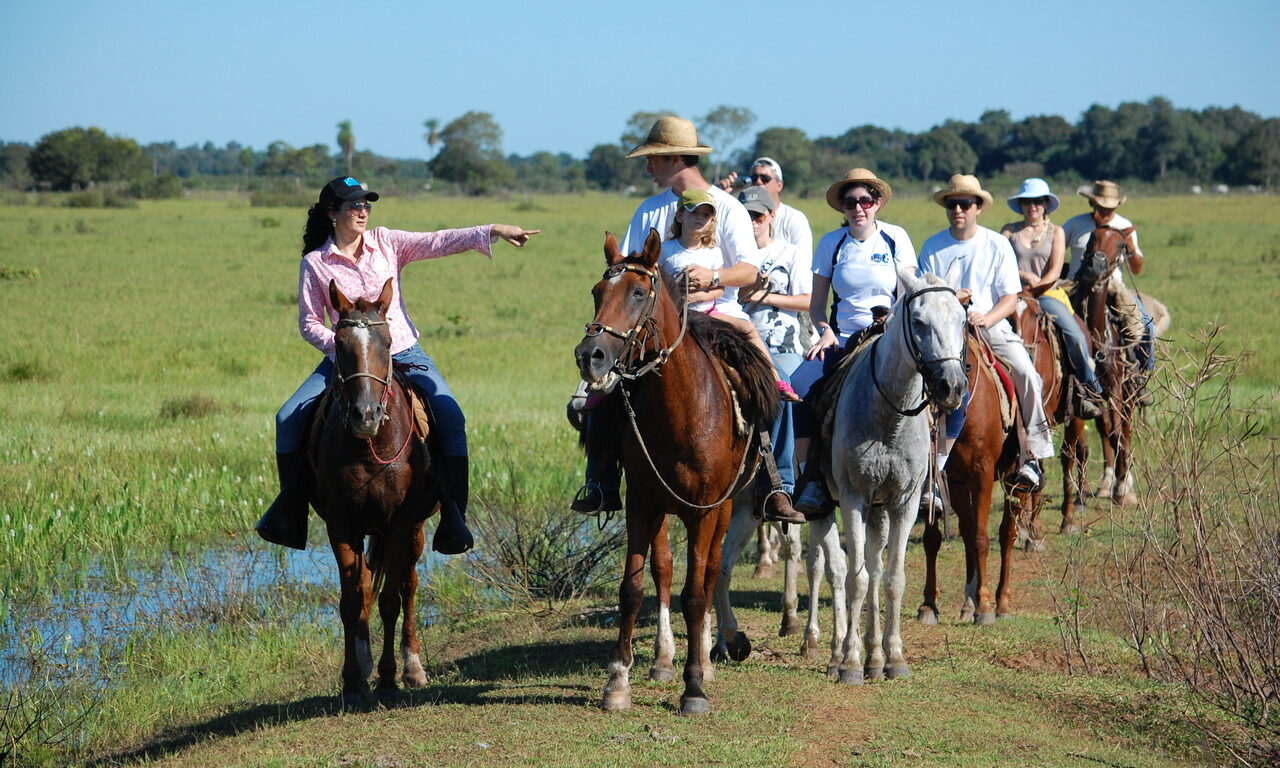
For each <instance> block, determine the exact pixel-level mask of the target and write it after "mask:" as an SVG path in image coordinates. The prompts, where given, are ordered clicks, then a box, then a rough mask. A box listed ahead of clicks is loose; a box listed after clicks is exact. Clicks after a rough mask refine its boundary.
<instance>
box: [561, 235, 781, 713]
mask: <svg viewBox="0 0 1280 768" xmlns="http://www.w3.org/2000/svg"><path fill="white" fill-rule="evenodd" d="M660 253H661V241H660V239H659V238H658V235H657V233H656V232H653V231H650V233H649V237H648V238H647V239H646V240H645V244H644V249H643V251H641V252H640V253H633V254H631V255H630V256H626V257H624V256H623V254H622V253H621V252H620V251H619V249H618V241H617V240H616V239H615V238H614V236H613V235H611V234H610V235H608V236H607V237H606V239H605V244H604V254H605V261H606V263H607V265H608V268H607V270H606V271H605V273H604V278H603V279H602V280H601V281H600V282H598V283H597V284H596V285H595V287H594V288H593V289H592V295H593V297H594V298H595V307H596V314H595V319H594V320H593V321H592V322H591V323H590V324H588V325H587V330H586V335H585V337H584V338H583V339H582V341H581V343H579V344H578V346H577V348H576V349H575V357H576V359H577V363H578V370H579V372H580V374H581V375H582V379H583V380H584V381H586V382H587V383H588V385H589V386H590V387H591V389H593V390H595V391H602V392H609V391H614V390H616V391H614V394H613V396H612V397H610V398H606V400H608V401H611V402H612V404H613V407H614V410H615V411H616V412H617V413H620V414H622V415H619V416H617V417H616V418H614V419H612V426H609V427H606V428H603V429H599V430H598V429H597V428H596V427H594V426H593V428H592V431H593V432H603V433H604V434H606V435H607V436H612V439H614V440H615V441H617V442H619V443H620V444H621V455H622V464H623V470H624V472H625V473H626V477H627V495H626V520H627V554H626V562H625V565H624V569H623V577H622V584H621V587H620V588H619V591H618V592H619V594H618V604H619V611H620V614H621V615H620V621H619V630H618V643H617V645H616V646H614V648H613V650H612V652H611V653H610V654H609V680H608V682H607V683H606V684H605V688H604V696H603V700H602V702H601V705H602V707H603V708H604V709H606V710H621V709H627V708H628V707H630V706H631V683H630V674H631V665H632V662H633V656H632V648H631V642H632V641H631V638H632V633H633V632H634V630H635V624H636V617H637V615H638V614H639V612H640V606H641V601H642V598H643V581H644V565H645V555H646V553H647V552H648V551H649V550H650V548H651V547H652V549H653V553H654V557H653V569H654V574H653V575H654V580H655V581H656V582H657V585H658V597H659V606H660V607H659V611H660V615H659V624H660V626H659V633H658V634H659V649H658V650H659V653H658V660H657V661H656V662H655V669H654V670H653V671H651V676H655V677H659V678H661V677H664V676H665V675H664V674H663V670H662V669H660V664H661V662H662V661H663V656H666V658H667V659H668V660H669V659H670V650H671V649H667V652H665V653H664V649H663V648H662V647H661V644H662V638H663V635H664V634H666V635H667V636H668V637H669V636H670V631H669V616H667V615H666V613H665V606H666V604H667V597H668V596H669V594H670V584H671V570H672V569H671V554H670V550H669V549H668V548H667V542H666V520H667V516H668V515H674V516H676V517H678V518H679V519H680V521H681V522H683V523H684V525H685V528H686V530H687V532H688V550H687V557H688V561H687V573H686V577H685V585H684V589H683V591H682V592H681V593H680V600H681V609H682V611H683V613H684V618H685V625H686V626H687V628H688V638H689V652H688V657H687V659H686V661H685V667H684V684H685V688H684V693H683V694H682V695H681V697H680V712H681V714H687V715H694V714H703V713H706V712H708V711H710V705H709V703H708V702H707V698H706V694H705V693H704V691H703V683H704V682H705V681H707V680H710V679H711V678H712V676H713V674H714V672H713V668H712V666H711V663H710V658H709V652H710V624H709V622H708V619H707V610H708V608H709V607H710V606H711V598H712V594H713V592H714V590H715V585H716V577H717V572H718V571H719V568H720V545H721V540H722V539H723V538H724V534H725V530H726V529H727V528H728V526H729V518H730V514H731V512H732V501H731V500H732V497H733V494H734V493H735V492H736V491H738V490H740V489H741V487H743V485H744V484H745V483H746V482H749V481H750V477H751V475H752V474H753V470H754V468H755V464H756V461H757V460H758V456H759V445H758V442H757V440H756V437H755V435H756V434H757V432H758V430H759V429H760V428H761V427H767V425H768V424H769V422H770V421H771V420H772V419H773V416H774V414H775V413H776V411H777V390H776V386H775V385H774V380H773V371H772V366H771V365H770V364H769V361H768V360H766V359H765V358H764V356H763V355H760V354H759V353H758V352H756V351H755V350H754V348H753V347H751V346H750V345H749V344H748V343H746V341H745V337H744V336H742V334H740V333H738V332H737V331H735V330H733V329H732V328H731V327H730V326H728V324H726V323H722V322H720V321H718V320H715V319H713V318H710V317H707V316H706V315H703V314H701V313H693V314H687V313H682V312H681V310H680V308H679V307H678V306H677V302H676V301H675V300H674V299H673V293H674V291H673V285H672V283H671V282H670V281H668V280H666V279H664V278H663V277H662V276H661V274H660V271H659V268H658V257H659V255H660ZM731 378H732V379H733V382H732V383H731V381H730V379H731ZM735 385H736V386H735ZM731 387H733V390H734V391H731ZM735 392H736V397H735V394H734V393H735ZM593 420H594V421H601V422H603V423H605V424H608V423H609V420H606V419H604V418H603V414H602V413H601V412H600V411H597V413H596V415H594V416H593ZM664 623H665V624H666V625H667V627H666V628H667V632H666V633H664V632H663V631H662V630H663V627H662V624H664ZM667 663H668V664H669V661H668V662H667Z"/></svg>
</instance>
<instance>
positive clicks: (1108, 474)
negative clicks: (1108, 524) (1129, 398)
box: [1093, 398, 1117, 499]
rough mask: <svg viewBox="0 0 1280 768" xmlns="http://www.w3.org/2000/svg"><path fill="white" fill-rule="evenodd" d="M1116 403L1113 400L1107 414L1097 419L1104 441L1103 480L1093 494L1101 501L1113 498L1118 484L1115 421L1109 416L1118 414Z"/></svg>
mask: <svg viewBox="0 0 1280 768" xmlns="http://www.w3.org/2000/svg"><path fill="white" fill-rule="evenodd" d="M1116 407H1117V406H1116V401H1115V399H1114V398H1113V399H1112V403H1111V406H1110V407H1109V408H1108V409H1107V413H1106V414H1103V415H1102V416H1101V417H1099V418H1098V419H1097V422H1096V423H1097V426H1098V437H1099V439H1101V441H1102V480H1100V481H1099V482H1098V490H1097V491H1096V492H1095V493H1094V494H1093V495H1094V496H1096V497H1097V498H1099V499H1109V498H1111V491H1112V490H1113V488H1114V486H1115V484H1116V445H1115V436H1114V434H1113V428H1114V419H1113V418H1112V417H1111V416H1110V415H1109V414H1114V413H1115V412H1116Z"/></svg>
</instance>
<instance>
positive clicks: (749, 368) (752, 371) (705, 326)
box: [689, 312, 781, 429]
mask: <svg viewBox="0 0 1280 768" xmlns="http://www.w3.org/2000/svg"><path fill="white" fill-rule="evenodd" d="M689 332H690V334H691V335H692V336H693V337H694V338H695V339H697V341H698V344H699V345H700V346H701V347H702V349H703V351H705V352H706V353H707V355H708V356H709V357H711V359H712V360H722V361H723V362H724V364H725V365H727V366H728V367H729V368H732V369H733V370H734V371H735V372H736V373H737V374H738V381H737V386H736V387H735V389H736V390H737V393H738V400H739V404H740V405H741V407H742V416H743V418H745V419H746V420H747V423H749V424H751V425H753V426H755V427H757V428H762V429H768V428H769V426H770V425H771V424H772V423H773V420H774V419H775V418H777V415H778V410H779V408H780V407H781V404H780V401H779V398H778V384H777V377H776V374H775V372H774V368H773V362H772V361H770V360H769V358H767V357H765V355H764V353H762V352H761V351H760V350H759V349H756V347H755V345H753V344H752V343H751V342H750V341H749V340H748V338H747V335H746V334H745V333H743V332H741V331H739V330H737V329H736V328H734V327H733V326H731V325H729V324H728V323H722V322H720V321H719V320H716V319H715V318H713V317H711V316H709V315H705V314H703V313H701V312H698V313H693V314H691V315H690V316H689Z"/></svg>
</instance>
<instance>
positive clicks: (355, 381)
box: [329, 278, 394, 439]
mask: <svg viewBox="0 0 1280 768" xmlns="http://www.w3.org/2000/svg"><path fill="white" fill-rule="evenodd" d="M393 280H394V278H387V282H386V283H384V284H383V286H382V293H380V294H378V298H377V299H376V300H374V301H366V300H365V299H356V300H355V302H352V301H351V300H350V299H348V298H347V297H346V296H343V295H342V291H339V290H338V285H337V283H335V282H334V281H332V280H330V281H329V301H330V302H332V304H333V308H334V309H335V310H337V312H338V323H337V325H335V326H334V330H333V358H334V366H335V369H334V382H335V383H336V384H337V390H338V396H339V398H340V400H341V401H342V402H343V404H344V405H345V407H346V412H345V417H346V420H347V424H348V425H350V427H351V431H352V433H353V434H355V436H356V437H358V438H362V439H364V438H371V437H373V436H374V435H375V434H377V432H378V428H379V427H381V426H382V423H383V422H384V421H386V420H387V408H386V403H387V396H388V395H389V394H390V392H391V328H390V326H389V325H388V324H387V310H388V309H389V308H390V307H391V297H392V294H393V285H392V281H393Z"/></svg>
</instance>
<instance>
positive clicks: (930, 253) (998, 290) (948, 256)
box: [919, 173, 1054, 488]
mask: <svg viewBox="0 0 1280 768" xmlns="http://www.w3.org/2000/svg"><path fill="white" fill-rule="evenodd" d="M933 201H934V202H935V203H937V204H938V205H940V206H942V207H943V208H944V209H946V211H947V220H948V222H949V223H950V225H951V226H950V227H948V228H947V229H944V230H942V231H941V232H939V233H938V234H936V235H934V236H933V237H931V238H929V239H928V240H926V241H925V243H924V246H923V247H922V248H921V249H920V259H919V261H920V273H921V274H924V273H926V272H932V273H933V274H935V275H946V274H948V272H949V271H950V270H951V268H952V267H953V266H958V268H959V274H960V277H959V279H958V281H957V284H956V285H955V288H956V289H957V293H958V295H959V296H960V299H961V301H962V302H963V301H965V300H968V302H969V307H968V311H969V323H970V324H971V325H973V326H976V327H978V328H984V329H986V334H987V339H988V341H989V342H990V344H991V351H992V352H994V353H995V354H996V356H997V357H999V358H1000V360H1001V361H1002V362H1004V364H1005V365H1006V366H1008V368H1009V370H1010V372H1011V373H1012V375H1013V380H1014V387H1015V389H1016V390H1017V394H1018V406H1019V408H1020V409H1021V412H1022V422H1023V425H1024V426H1025V427H1026V433H1027V441H1026V442H1027V444H1026V445H1024V446H1022V457H1023V459H1024V461H1023V464H1022V466H1021V467H1019V468H1018V472H1017V474H1016V475H1015V479H1016V480H1017V482H1019V483H1020V484H1022V485H1025V486H1027V487H1030V488H1040V487H1041V486H1042V485H1043V484H1044V475H1043V473H1042V471H1041V468H1040V461H1039V460H1040V459H1047V458H1050V457H1051V456H1053V454H1054V451H1053V441H1052V440H1051V439H1050V437H1049V420H1048V419H1047V418H1045V413H1044V404H1043V403H1042V402H1041V400H1040V389H1041V387H1042V386H1043V384H1042V382H1041V381H1040V374H1038V373H1036V369H1035V365H1034V364H1033V363H1032V362H1031V356H1030V355H1028V354H1027V350H1026V347H1024V346H1023V345H1022V340H1021V339H1019V338H1018V335H1017V334H1016V333H1014V332H1013V328H1012V327H1011V326H1010V325H1009V323H1007V322H1005V318H1007V317H1009V315H1011V314H1013V311H1014V309H1015V308H1016V306H1017V302H1018V292H1019V291H1021V290H1022V282H1021V281H1020V280H1019V278H1018V260H1017V257H1016V256H1014V253H1013V247H1012V246H1011V245H1009V240H1008V238H1006V237H1004V236H1003V235H1000V234H999V233H997V232H995V231H993V230H990V229H987V228H986V227H980V226H978V216H979V215H980V214H981V213H982V210H983V209H984V208H986V207H987V206H989V205H991V194H990V193H988V192H987V191H986V190H985V189H983V188H982V185H981V184H979V183H978V179H977V178H975V177H973V176H969V175H967V174H962V173H957V174H956V175H954V176H952V177H951V180H950V182H949V183H948V184H947V188H946V189H943V190H940V191H938V192H937V193H935V194H934V196H933ZM963 426H964V408H963V407H961V408H958V409H956V411H954V412H953V414H952V415H951V416H949V417H948V418H947V440H946V443H945V445H944V447H943V449H942V451H940V452H939V455H938V466H939V467H940V468H941V467H943V466H945V463H946V460H947V455H948V454H950V452H951V446H952V445H954V444H955V441H956V438H957V437H959V436H960V429H961V427H963Z"/></svg>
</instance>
